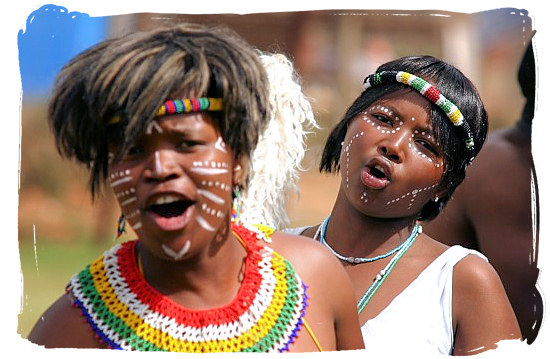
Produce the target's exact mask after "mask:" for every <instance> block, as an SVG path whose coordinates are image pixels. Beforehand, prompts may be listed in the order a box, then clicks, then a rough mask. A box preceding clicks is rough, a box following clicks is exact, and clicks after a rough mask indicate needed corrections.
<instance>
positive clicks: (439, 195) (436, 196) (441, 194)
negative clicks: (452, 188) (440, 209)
mask: <svg viewBox="0 0 550 359" xmlns="http://www.w3.org/2000/svg"><path fill="white" fill-rule="evenodd" d="M447 193H448V192H447V189H446V188H440V189H438V190H437V191H436V192H435V194H434V198H433V199H432V200H433V201H434V202H439V200H441V198H444V197H445V196H447Z"/></svg>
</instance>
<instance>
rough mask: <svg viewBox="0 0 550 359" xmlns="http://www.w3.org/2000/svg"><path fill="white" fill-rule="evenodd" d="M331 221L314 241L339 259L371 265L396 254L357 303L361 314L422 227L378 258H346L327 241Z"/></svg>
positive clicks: (327, 219) (325, 224) (418, 227)
mask: <svg viewBox="0 0 550 359" xmlns="http://www.w3.org/2000/svg"><path fill="white" fill-rule="evenodd" d="M329 220H330V215H329V216H328V217H327V218H326V219H325V220H324V221H323V223H322V224H321V225H320V226H319V227H318V228H317V232H315V235H314V236H313V239H315V240H317V238H319V237H320V238H319V241H320V242H321V243H322V244H323V245H324V246H325V247H327V248H328V249H329V250H330V251H331V252H332V254H334V255H335V256H336V257H337V258H338V259H340V260H343V261H346V262H348V263H352V264H359V263H369V262H374V261H376V260H379V259H382V258H386V257H389V256H391V255H392V254H394V253H396V254H395V256H394V257H393V258H392V259H391V260H390V261H389V262H388V264H387V265H386V266H385V267H384V269H382V270H380V272H379V273H378V274H377V275H376V276H375V277H374V279H373V281H372V284H371V285H370V287H369V288H368V289H367V290H366V291H365V294H363V296H362V297H361V299H360V300H359V302H358V303H357V312H358V313H361V312H362V311H363V310H364V309H365V307H366V306H367V304H368V303H369V301H370V300H371V298H372V296H373V295H374V293H376V291H377V290H378V288H380V286H381V285H382V283H383V282H384V280H386V278H387V276H388V275H389V274H390V273H391V271H392V270H393V267H394V266H395V264H396V263H397V261H398V260H399V259H400V258H401V257H402V256H403V255H404V254H405V252H407V250H408V249H409V248H410V247H411V246H412V245H413V243H414V241H415V240H416V238H417V237H418V235H419V234H420V233H422V226H421V225H419V224H418V223H415V225H414V227H413V230H412V231H411V234H410V235H409V236H408V237H407V239H405V241H404V242H403V243H401V244H400V245H399V246H397V247H395V248H394V249H392V250H391V251H389V252H387V253H384V254H381V255H378V256H376V257H345V256H343V255H341V254H339V253H338V252H336V251H335V250H334V249H333V248H332V247H331V246H330V245H329V244H328V243H327V241H326V240H325V233H326V229H327V225H328V222H329Z"/></svg>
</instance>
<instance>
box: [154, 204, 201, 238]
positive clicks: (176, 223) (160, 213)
mask: <svg viewBox="0 0 550 359" xmlns="http://www.w3.org/2000/svg"><path fill="white" fill-rule="evenodd" d="M194 204H195V202H193V201H190V200H188V199H186V198H184V197H182V196H179V195H161V196H158V197H156V198H155V199H154V200H153V201H152V202H151V204H150V205H149V207H148V212H149V213H150V214H151V215H152V219H153V220H154V222H155V223H156V224H157V226H159V227H160V228H161V229H163V230H166V231H172V230H179V229H182V228H183V227H185V226H186V225H187V223H188V222H189V219H190V217H191V214H192V212H193V211H192V209H193V205H194Z"/></svg>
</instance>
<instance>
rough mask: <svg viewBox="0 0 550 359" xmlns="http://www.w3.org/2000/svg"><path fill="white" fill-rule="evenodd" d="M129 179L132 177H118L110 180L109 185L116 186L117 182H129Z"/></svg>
mask: <svg viewBox="0 0 550 359" xmlns="http://www.w3.org/2000/svg"><path fill="white" fill-rule="evenodd" d="M131 180H132V177H124V178H121V179H119V180H116V181H113V182H111V187H116V186H118V185H119V184H122V183H126V182H130V181H131Z"/></svg>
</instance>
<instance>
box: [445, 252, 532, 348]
mask: <svg viewBox="0 0 550 359" xmlns="http://www.w3.org/2000/svg"><path fill="white" fill-rule="evenodd" d="M453 326H454V328H455V345H454V355H472V354H477V353H479V352H482V351H485V350H488V349H493V348H496V343H498V342H499V341H500V340H505V339H519V338H520V336H521V333H520V330H519V325H518V322H517V320H516V317H515V315H514V311H513V310H512V306H511V305H510V302H509V301H508V298H507V296H506V292H505V291H504V287H503V285H502V283H501V281H500V278H499V277H498V274H497V273H496V271H495V270H494V269H493V267H492V266H491V265H490V264H489V263H487V262H485V261H484V260H483V259H482V258H479V257H477V256H475V255H469V256H467V257H466V258H464V259H462V260H461V261H460V262H458V263H457V264H456V266H455V268H454V271H453Z"/></svg>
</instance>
